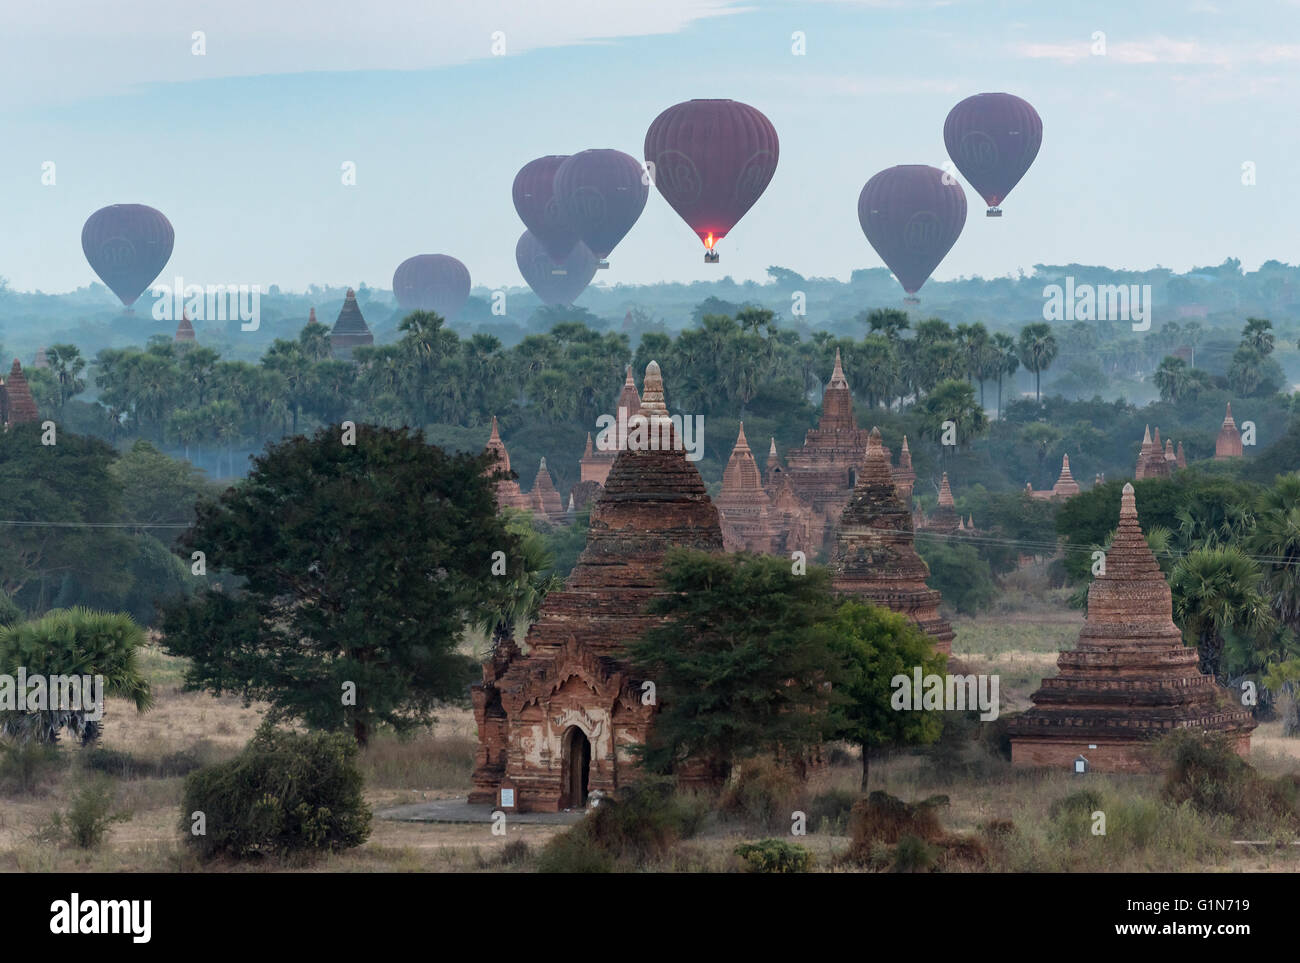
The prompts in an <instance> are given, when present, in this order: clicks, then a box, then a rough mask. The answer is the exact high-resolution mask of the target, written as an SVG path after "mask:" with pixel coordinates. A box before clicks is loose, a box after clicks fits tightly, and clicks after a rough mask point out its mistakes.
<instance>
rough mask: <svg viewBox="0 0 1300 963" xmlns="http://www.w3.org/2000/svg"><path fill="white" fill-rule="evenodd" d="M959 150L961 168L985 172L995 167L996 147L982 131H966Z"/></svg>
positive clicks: (996, 160) (990, 138) (991, 139)
mask: <svg viewBox="0 0 1300 963" xmlns="http://www.w3.org/2000/svg"><path fill="white" fill-rule="evenodd" d="M959 150H960V151H961V160H962V166H969V167H971V168H973V169H975V170H987V169H989V168H993V167H996V166H997V163H998V145H997V143H996V142H995V141H994V140H993V138H992V137H990V136H989V135H988V134H986V133H984V132H983V131H982V130H972V131H968V132H967V133H966V134H965V135H964V136H963V137H962V139H961V146H960V148H959ZM968 180H969V178H968Z"/></svg>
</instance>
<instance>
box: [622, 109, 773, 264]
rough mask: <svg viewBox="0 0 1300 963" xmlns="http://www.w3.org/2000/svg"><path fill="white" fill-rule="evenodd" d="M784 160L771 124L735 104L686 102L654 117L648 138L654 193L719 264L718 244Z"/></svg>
mask: <svg viewBox="0 0 1300 963" xmlns="http://www.w3.org/2000/svg"><path fill="white" fill-rule="evenodd" d="M780 154H781V145H780V141H779V140H778V139H777V136H776V128H775V127H773V126H772V122H771V121H769V120H768V119H767V118H766V117H764V116H763V115H762V114H761V113H760V112H759V111H757V110H755V109H754V108H753V107H750V106H749V105H748V104H742V103H740V102H739V101H735V100H688V101H686V102H685V103H682V104H676V105H675V106H673V107H669V108H668V109H667V110H665V111H664V112H663V113H662V114H660V115H659V116H658V117H656V118H655V119H654V123H652V124H651V125H650V129H649V130H648V131H646V135H645V159H646V163H647V165H648V164H654V175H655V176H654V180H655V187H657V188H659V193H660V194H662V195H663V196H664V199H665V200H666V201H668V203H669V204H671V205H672V208H673V210H675V211H676V212H677V213H678V214H679V215H681V218H682V220H684V221H685V222H686V223H687V224H689V225H690V227H691V230H693V231H694V232H695V233H696V234H698V235H699V238H700V240H701V241H703V242H704V246H705V247H706V248H708V252H707V253H706V254H705V256H704V259H705V260H706V261H709V262H716V261H717V260H718V255H717V253H716V252H715V251H714V250H713V245H714V244H716V243H717V242H718V241H720V240H722V238H724V237H726V236H727V232H728V231H730V230H731V229H732V228H733V227H735V226H736V222H737V221H739V220H740V219H741V218H742V217H744V216H745V212H746V211H748V210H749V209H750V208H751V207H753V206H754V202H755V201H757V200H758V199H759V197H760V196H761V195H762V193H763V191H764V190H766V189H767V185H768V184H769V183H771V180H772V175H773V174H775V173H776V162H777V159H778V158H779V157H780Z"/></svg>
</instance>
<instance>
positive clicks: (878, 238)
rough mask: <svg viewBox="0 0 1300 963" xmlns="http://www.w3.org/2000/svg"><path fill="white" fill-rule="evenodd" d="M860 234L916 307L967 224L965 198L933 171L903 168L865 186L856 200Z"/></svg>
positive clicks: (950, 181) (911, 166) (940, 173)
mask: <svg viewBox="0 0 1300 963" xmlns="http://www.w3.org/2000/svg"><path fill="white" fill-rule="evenodd" d="M858 221H859V222H860V223H861V224H862V233H864V234H865V235H866V236H867V240H868V241H869V242H870V243H871V246H872V247H874V248H875V249H876V253H877V254H879V255H880V259H881V260H882V261H884V262H885V264H886V265H887V266H888V267H889V270H891V271H893V272H894V277H896V278H898V282H899V283H900V284H901V285H903V290H905V291H906V292H907V293H908V294H909V295H911V296H910V297H908V298H907V299H906V300H908V301H910V302H913V303H915V302H916V301H917V300H918V299H917V298H916V297H915V295H916V292H917V291H919V290H920V289H921V285H922V284H924V283H925V282H926V280H927V279H928V278H929V277H930V272H932V271H933V270H934V269H935V268H936V267H938V266H939V262H940V261H942V260H943V258H944V255H945V254H947V253H948V251H949V250H950V249H951V248H952V246H953V244H955V243H956V241H957V238H958V237H959V236H960V235H961V229H962V227H963V226H964V225H965V224H966V193H965V192H964V191H963V190H962V189H961V185H960V184H958V183H957V182H956V181H955V180H954V179H953V178H951V177H949V176H948V175H947V174H945V173H944V172H943V171H941V170H939V169H938V168H937V167H929V166H927V165H925V164H903V165H900V166H898V167H891V168H889V169H888V170H883V171H881V172H880V173H879V174H877V175H876V176H875V177H873V178H871V180H869V181H867V184H866V186H865V187H863V188H862V193H861V194H859V195H858Z"/></svg>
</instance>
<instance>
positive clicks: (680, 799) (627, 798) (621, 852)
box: [538, 777, 708, 873]
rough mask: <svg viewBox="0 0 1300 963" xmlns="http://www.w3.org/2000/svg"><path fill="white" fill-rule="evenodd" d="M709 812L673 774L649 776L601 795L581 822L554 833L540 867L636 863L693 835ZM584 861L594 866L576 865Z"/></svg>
mask: <svg viewBox="0 0 1300 963" xmlns="http://www.w3.org/2000/svg"><path fill="white" fill-rule="evenodd" d="M707 813H708V810H707V808H705V807H704V806H703V805H702V803H701V802H700V801H699V800H697V799H694V798H692V797H684V796H682V795H680V794H678V793H677V792H676V791H675V783H674V782H673V780H671V779H666V778H662V777H648V778H646V779H645V780H643V781H642V782H640V783H638V784H636V785H632V786H627V787H625V788H623V789H620V790H619V792H618V796H617V798H607V799H605V800H603V801H602V802H601V804H600V805H599V806H597V807H596V808H594V809H592V810H591V811H590V812H589V813H587V815H586V816H584V817H583V819H582V821H581V822H580V823H578V824H577V825H575V826H573V827H572V828H571V829H569V830H567V831H565V832H563V833H561V834H560V835H558V836H555V837H553V838H552V839H551V841H550V842H549V843H547V845H546V848H545V849H543V850H542V856H541V859H540V861H539V863H538V869H539V870H541V871H542V872H544V873H580V872H610V871H612V869H613V866H614V863H615V861H619V860H621V861H624V862H627V863H630V864H632V865H634V866H640V865H642V864H644V863H645V862H646V861H647V860H650V859H654V858H658V857H660V856H663V855H664V854H665V853H666V852H667V851H668V850H669V849H670V848H671V847H672V845H673V844H674V843H676V842H678V841H679V840H682V839H689V838H690V837H691V836H694V835H695V834H696V833H697V832H699V829H700V826H701V824H702V823H703V821H704V818H705V816H706V815H707ZM586 865H590V866H593V867H597V868H594V869H581V868H576V867H580V866H586ZM599 867H606V868H604V869H602V868H599Z"/></svg>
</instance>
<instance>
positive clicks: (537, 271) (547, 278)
mask: <svg viewBox="0 0 1300 963" xmlns="http://www.w3.org/2000/svg"><path fill="white" fill-rule="evenodd" d="M515 263H516V264H518V265H519V273H520V274H522V275H523V276H524V280H525V281H527V282H528V286H529V287H530V288H532V289H533V291H534V293H536V295H537V296H538V297H539V298H541V299H542V300H543V301H544V302H546V303H547V304H572V303H573V301H574V299H575V298H577V296H578V295H579V294H581V293H582V292H583V291H585V290H586V289H587V285H588V284H590V283H591V279H592V278H594V277H595V276H596V257H595V255H593V254H592V253H591V251H590V250H588V248H587V245H585V244H583V243H582V242H581V241H579V242H578V243H577V244H575V245H573V249H572V250H571V251H569V256H568V257H566V258H565V259H564V260H563V261H560V262H559V263H556V262H555V261H553V260H551V256H550V254H548V253H547V252H546V247H545V245H543V244H542V242H541V241H540V240H538V239H537V238H536V237H534V236H533V232H532V231H524V233H523V234H521V235H519V243H518V244H516V245H515Z"/></svg>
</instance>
